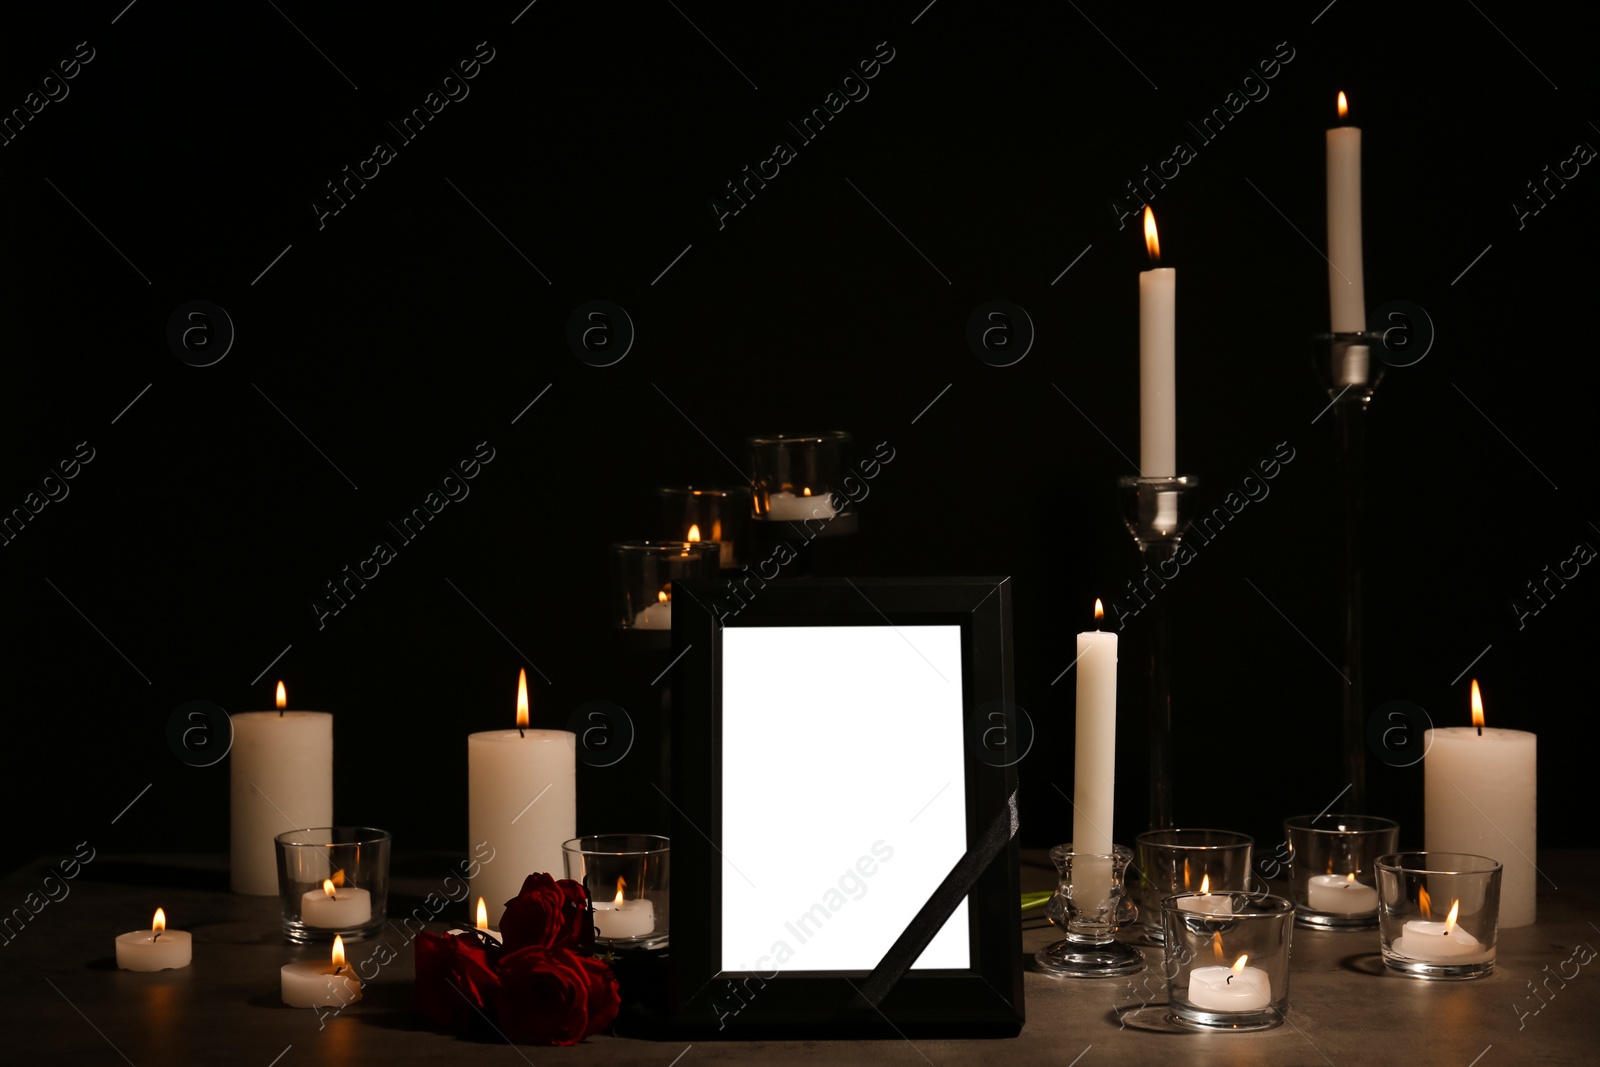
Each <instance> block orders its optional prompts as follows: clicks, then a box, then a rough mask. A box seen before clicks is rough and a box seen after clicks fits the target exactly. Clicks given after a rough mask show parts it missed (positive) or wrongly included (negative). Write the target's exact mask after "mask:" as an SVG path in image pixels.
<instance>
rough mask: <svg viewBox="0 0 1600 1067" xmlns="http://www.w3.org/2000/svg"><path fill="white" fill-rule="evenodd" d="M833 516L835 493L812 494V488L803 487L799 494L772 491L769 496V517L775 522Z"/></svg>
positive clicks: (829, 517)
mask: <svg viewBox="0 0 1600 1067" xmlns="http://www.w3.org/2000/svg"><path fill="white" fill-rule="evenodd" d="M833 516H834V510H833V495H832V494H831V493H820V494H818V495H816V496H812V495H811V490H810V489H804V488H803V489H802V490H801V492H800V494H799V495H798V496H796V495H795V494H794V493H791V492H788V491H784V492H780V493H772V494H770V495H769V496H768V497H767V518H768V519H770V520H771V521H773V522H793V521H795V520H797V519H831V518H833Z"/></svg>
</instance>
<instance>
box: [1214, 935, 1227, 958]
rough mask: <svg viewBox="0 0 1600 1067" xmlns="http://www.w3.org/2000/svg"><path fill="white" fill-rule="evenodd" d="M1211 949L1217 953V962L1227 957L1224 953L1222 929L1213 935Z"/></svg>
mask: <svg viewBox="0 0 1600 1067" xmlns="http://www.w3.org/2000/svg"><path fill="white" fill-rule="evenodd" d="M1211 951H1212V952H1214V953H1216V956H1217V962H1218V963H1221V962H1222V961H1223V960H1225V959H1226V958H1227V957H1225V956H1224V955H1223V954H1222V931H1221V930H1218V931H1217V932H1216V933H1214V934H1212V935H1211Z"/></svg>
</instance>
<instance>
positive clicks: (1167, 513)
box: [1117, 476, 1200, 830]
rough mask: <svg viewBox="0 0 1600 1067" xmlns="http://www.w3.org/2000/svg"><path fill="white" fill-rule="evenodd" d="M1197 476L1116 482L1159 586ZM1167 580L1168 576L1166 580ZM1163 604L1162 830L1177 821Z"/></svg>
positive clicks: (1156, 751)
mask: <svg viewBox="0 0 1600 1067" xmlns="http://www.w3.org/2000/svg"><path fill="white" fill-rule="evenodd" d="M1199 485H1200V481H1199V479H1197V478H1190V477H1182V476H1179V477H1173V478H1134V477H1126V478H1118V479H1117V497H1118V502H1119V504H1120V505H1121V509H1122V519H1123V521H1124V522H1125V523H1127V526H1128V532H1129V533H1131V534H1132V535H1133V539H1134V541H1135V542H1137V543H1138V545H1139V558H1140V560H1141V561H1142V562H1143V564H1144V568H1145V570H1150V569H1154V570H1155V572H1156V574H1157V575H1158V582H1159V583H1160V584H1161V585H1165V584H1166V579H1163V578H1160V577H1159V576H1160V575H1161V572H1162V570H1163V569H1164V566H1165V565H1167V564H1171V563H1173V562H1174V561H1176V562H1177V563H1179V564H1181V563H1182V562H1183V560H1182V559H1181V558H1180V557H1179V553H1180V551H1181V549H1182V547H1183V532H1184V530H1185V529H1186V528H1187V527H1188V525H1189V520H1190V519H1191V518H1192V517H1193V494H1194V490H1195V489H1196V488H1198V487H1199ZM1166 577H1167V578H1170V577H1171V576H1170V575H1168V576H1166ZM1167 600H1168V597H1167V596H1166V595H1162V596H1155V597H1153V598H1152V601H1151V603H1150V604H1149V605H1148V609H1149V611H1150V615H1151V618H1150V626H1149V629H1150V639H1149V644H1148V647H1149V656H1148V663H1147V667H1148V673H1149V681H1150V739H1149V744H1150V829H1152V830H1166V829H1170V828H1172V827H1173V826H1176V825H1177V823H1175V822H1174V821H1173V815H1172V690H1171V684H1170V681H1169V679H1168V675H1167V663H1168V661H1169V657H1168V651H1167Z"/></svg>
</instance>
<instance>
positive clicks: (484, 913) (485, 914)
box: [478, 897, 489, 930]
mask: <svg viewBox="0 0 1600 1067" xmlns="http://www.w3.org/2000/svg"><path fill="white" fill-rule="evenodd" d="M478 929H480V930H487V929H489V909H488V907H487V906H486V905H485V904H484V903H483V898H482V897H479V898H478Z"/></svg>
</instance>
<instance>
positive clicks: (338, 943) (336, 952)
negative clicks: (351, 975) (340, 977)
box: [333, 934, 344, 974]
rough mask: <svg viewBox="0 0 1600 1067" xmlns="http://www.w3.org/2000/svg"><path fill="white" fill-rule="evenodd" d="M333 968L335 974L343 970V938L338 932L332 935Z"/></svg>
mask: <svg viewBox="0 0 1600 1067" xmlns="http://www.w3.org/2000/svg"><path fill="white" fill-rule="evenodd" d="M333 970H334V973H335V974H337V973H338V972H340V971H342V970H344V938H343V937H342V936H340V935H339V934H334V935H333Z"/></svg>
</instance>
